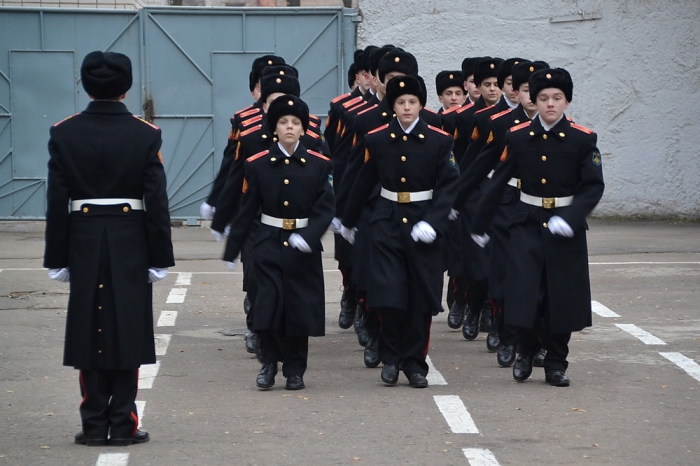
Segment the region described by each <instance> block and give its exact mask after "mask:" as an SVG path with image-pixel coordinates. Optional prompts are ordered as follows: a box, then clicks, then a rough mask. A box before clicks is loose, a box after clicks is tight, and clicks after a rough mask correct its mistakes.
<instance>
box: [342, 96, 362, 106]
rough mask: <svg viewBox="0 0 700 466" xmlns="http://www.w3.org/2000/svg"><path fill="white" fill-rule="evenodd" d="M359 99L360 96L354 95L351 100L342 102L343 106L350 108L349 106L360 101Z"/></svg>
mask: <svg viewBox="0 0 700 466" xmlns="http://www.w3.org/2000/svg"><path fill="white" fill-rule="evenodd" d="M361 100H362V96H359V97H355V98H354V99H352V100H348V101H347V102H343V107H345V108H350V107H352V106H353V105H355V104H357V103H358V102H360V101H361Z"/></svg>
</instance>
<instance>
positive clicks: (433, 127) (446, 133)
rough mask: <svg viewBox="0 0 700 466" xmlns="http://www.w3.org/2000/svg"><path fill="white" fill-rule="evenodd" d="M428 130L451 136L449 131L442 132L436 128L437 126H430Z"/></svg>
mask: <svg viewBox="0 0 700 466" xmlns="http://www.w3.org/2000/svg"><path fill="white" fill-rule="evenodd" d="M428 128H430V129H432V130H433V131H435V132H436V133H440V134H444V135H445V136H449V135H450V133H448V132H447V131H443V130H441V129H440V128H436V127H435V126H432V125H428Z"/></svg>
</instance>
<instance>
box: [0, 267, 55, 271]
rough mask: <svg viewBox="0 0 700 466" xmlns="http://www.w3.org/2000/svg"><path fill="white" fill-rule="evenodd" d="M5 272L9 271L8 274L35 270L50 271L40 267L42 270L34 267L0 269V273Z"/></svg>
mask: <svg viewBox="0 0 700 466" xmlns="http://www.w3.org/2000/svg"><path fill="white" fill-rule="evenodd" d="M3 270H4V271H8V272H26V271H28V270H31V271H33V270H48V269H45V268H43V267H40V268H34V267H32V268H20V267H16V268H9V269H0V272H2V271H3Z"/></svg>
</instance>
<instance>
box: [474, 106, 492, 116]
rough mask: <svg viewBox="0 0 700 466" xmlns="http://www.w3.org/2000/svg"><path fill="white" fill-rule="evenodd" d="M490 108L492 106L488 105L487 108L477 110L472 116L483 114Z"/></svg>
mask: <svg viewBox="0 0 700 466" xmlns="http://www.w3.org/2000/svg"><path fill="white" fill-rule="evenodd" d="M491 107H493V105H489V106H488V107H484V108H482V109H481V110H477V111H476V112H474V115H476V114H477V113H481V112H485V111H486V110H489V109H490V108H491Z"/></svg>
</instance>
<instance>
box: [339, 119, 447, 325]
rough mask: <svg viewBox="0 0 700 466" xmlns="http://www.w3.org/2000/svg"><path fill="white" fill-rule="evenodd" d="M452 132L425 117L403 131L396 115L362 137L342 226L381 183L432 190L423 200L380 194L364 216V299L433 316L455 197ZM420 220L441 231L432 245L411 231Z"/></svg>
mask: <svg viewBox="0 0 700 466" xmlns="http://www.w3.org/2000/svg"><path fill="white" fill-rule="evenodd" d="M452 142H453V141H452V138H451V137H450V135H448V134H447V133H445V132H443V131H442V130H440V129H438V128H434V127H431V126H428V125H426V124H425V123H424V122H423V121H422V120H421V121H419V122H418V124H417V125H416V126H415V127H414V128H413V130H412V131H411V133H410V134H408V135H406V134H405V133H404V131H403V129H402V128H401V126H400V124H399V123H398V120H396V119H393V120H392V121H391V122H390V123H389V124H388V125H387V126H385V127H380V128H379V129H377V130H376V131H373V132H372V133H371V134H369V135H367V136H366V138H365V144H366V149H365V155H364V159H363V160H364V164H363V166H362V169H361V170H360V173H359V174H358V178H357V181H356V183H355V186H354V187H353V189H352V192H351V195H350V197H349V199H348V205H347V208H346V209H345V213H344V215H343V225H345V226H346V227H348V228H353V227H355V226H356V225H357V224H358V221H359V218H360V214H361V213H362V209H363V206H364V205H365V202H366V200H367V199H368V198H369V196H370V194H371V193H372V191H373V190H375V189H376V186H377V185H378V184H379V185H381V187H383V188H385V189H388V190H390V191H393V192H419V191H427V190H430V189H432V190H433V195H432V196H433V197H432V199H431V200H428V201H419V202H410V203H397V202H394V201H390V200H388V199H385V198H384V197H378V199H377V203H376V206H375V208H374V210H373V212H372V214H371V217H370V220H369V228H370V229H371V239H370V242H371V246H370V251H371V252H370V268H369V279H368V285H367V304H368V305H369V306H374V307H393V308H398V309H405V310H407V311H408V312H412V313H423V312H430V313H434V314H437V312H438V311H439V310H440V301H441V297H442V279H443V270H442V260H441V246H440V241H439V239H440V236H441V235H444V234H445V229H446V228H447V222H448V219H447V216H448V214H449V212H450V207H451V206H452V203H453V202H454V196H455V194H456V190H457V181H458V179H459V170H458V168H457V167H456V165H455V160H454V156H453V155H452ZM421 220H423V221H426V222H427V223H429V224H430V225H431V226H432V227H433V228H434V229H435V231H436V232H437V233H438V239H437V240H436V241H435V242H433V243H431V244H425V243H420V242H419V243H417V242H415V241H414V240H413V239H412V238H411V236H410V234H411V231H412V229H413V226H414V225H415V224H417V223H418V222H420V221H421Z"/></svg>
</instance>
